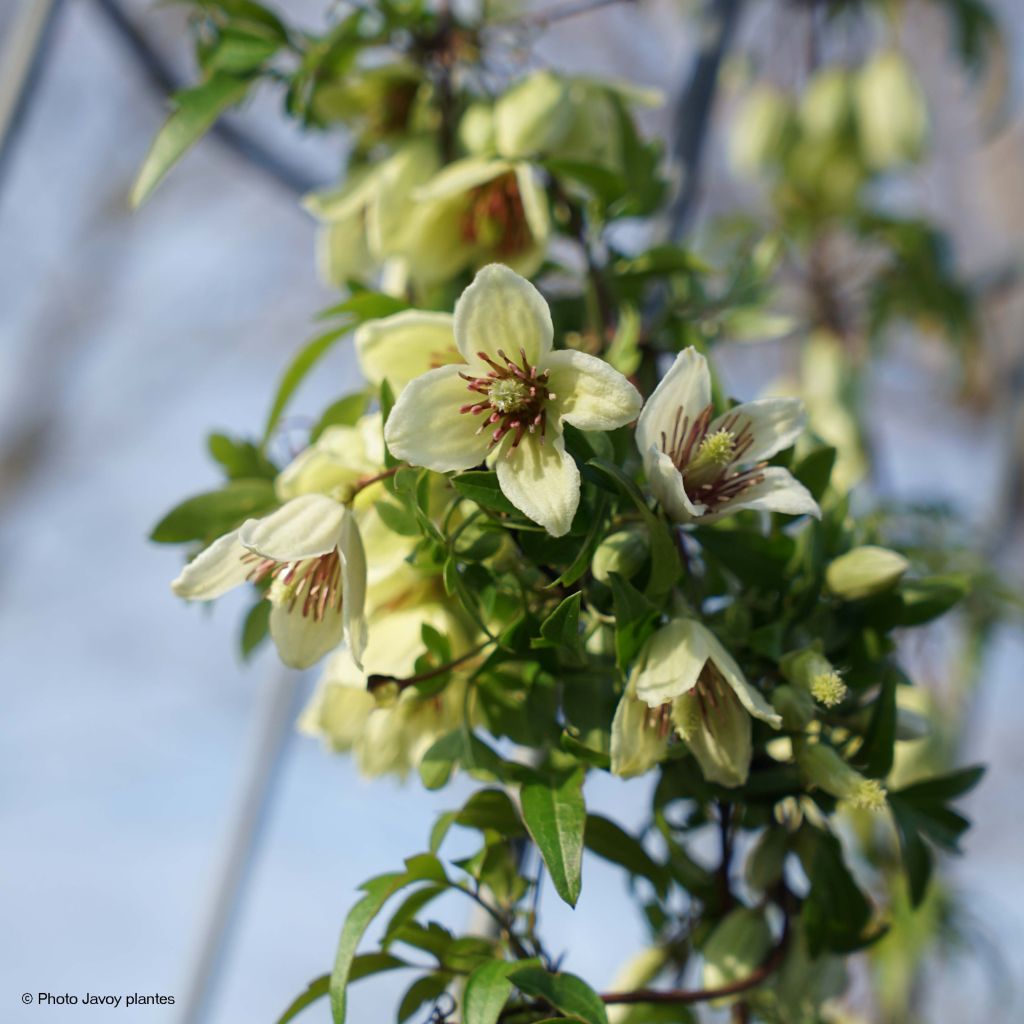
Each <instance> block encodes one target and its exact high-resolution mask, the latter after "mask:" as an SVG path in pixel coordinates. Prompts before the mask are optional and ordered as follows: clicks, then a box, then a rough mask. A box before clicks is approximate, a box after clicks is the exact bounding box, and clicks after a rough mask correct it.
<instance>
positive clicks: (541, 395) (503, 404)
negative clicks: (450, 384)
mask: <svg viewBox="0 0 1024 1024" xmlns="http://www.w3.org/2000/svg"><path fill="white" fill-rule="evenodd" d="M477 357H478V358H479V359H481V360H482V361H483V362H484V363H486V364H487V365H488V366H489V367H490V368H491V369H490V371H489V372H488V373H487V375H486V376H485V377H473V376H471V375H470V374H468V373H460V374H459V376H460V377H462V379H463V380H464V381H466V387H467V389H468V390H469V391H472V392H473V393H474V394H476V395H479V396H480V398H479V400H477V401H474V402H469V403H467V404H466V405H463V406H462V407H461V408H460V409H459V412H461V413H468V414H470V415H472V416H479V415H481V414H486V415H485V418H484V420H483V422H482V423H481V424H480V427H479V428H478V430H477V433H478V434H480V433H483V431H485V430H487V429H488V428H489V427H494V428H495V429H494V432H493V433H492V434H491V443H490V447H491V448H493V447H495V445H497V444H498V443H499V442H500V441H501V439H502V438H503V437H505V435H506V434H512V435H513V438H512V444H511V445H510V446H509V450H508V454H509V455H511V454H512V452H513V451H514V450H515V449H516V448H518V447H519V443H520V441H522V439H523V437H524V436H525V435H526V434H535V433H537V432H538V431H539V433H540V442H541V444H543V443H544V436H545V433H546V431H547V412H546V410H545V406H546V405H547V403H548V402H549V401H550V400H551V399H553V398H555V397H556V396H555V394H554V392H552V391H549V390H548V387H547V381H548V376H549V371H547V370H541V369H539V368H538V367H537V366H534V365H533V364H531V363H530V361H529V359H527V356H526V350H525V349H520V350H519V360H518V361H515V360H513V359H510V358H509V357H508V356H507V355H506V354H505V353H504V351H503V350H502V349H498V357H499V358H500V359H501V360H502V362H500V363H499V362H498V361H497V360H495V359H492V358H491V357H490V356H489V355H487V353H486V352H478V353H477Z"/></svg>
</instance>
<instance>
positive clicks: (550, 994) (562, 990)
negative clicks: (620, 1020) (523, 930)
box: [509, 967, 608, 1024]
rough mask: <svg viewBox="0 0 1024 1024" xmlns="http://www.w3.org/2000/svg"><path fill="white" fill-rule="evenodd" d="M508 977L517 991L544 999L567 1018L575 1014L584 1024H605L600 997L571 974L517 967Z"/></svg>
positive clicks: (540, 968) (606, 1020) (537, 968)
mask: <svg viewBox="0 0 1024 1024" xmlns="http://www.w3.org/2000/svg"><path fill="white" fill-rule="evenodd" d="M509 977H510V979H511V980H512V983H513V984H514V985H515V986H516V988H518V989H519V990H520V991H521V992H525V993H526V994H527V995H528V996H535V997H536V998H538V999H543V1000H545V1001H546V1002H548V1003H550V1004H551V1005H552V1006H553V1007H555V1009H557V1010H561V1011H562V1013H564V1014H566V1015H568V1016H570V1017H578V1018H579V1019H580V1020H582V1021H586V1024H608V1014H607V1013H606V1012H605V1008H604V1003H602V1002H601V997H600V996H599V995H598V994H597V993H596V992H595V991H594V990H593V989H592V988H591V987H590V986H589V985H588V984H587V983H586V982H585V981H584V980H583V979H582V978H577V977H576V975H575V974H561V973H559V974H551V973H549V972H548V971H545V970H544V968H543V967H520V968H519V969H518V970H516V971H513V972H512V974H511V975H509Z"/></svg>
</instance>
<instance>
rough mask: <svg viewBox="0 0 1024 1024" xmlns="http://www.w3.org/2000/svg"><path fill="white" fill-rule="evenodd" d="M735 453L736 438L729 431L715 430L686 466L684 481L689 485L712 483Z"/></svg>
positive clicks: (696, 485)
mask: <svg viewBox="0 0 1024 1024" xmlns="http://www.w3.org/2000/svg"><path fill="white" fill-rule="evenodd" d="M735 454H736V438H735V437H734V436H733V434H732V432H731V431H729V430H716V431H715V432H714V433H713V434H708V435H707V436H706V437H705V438H704V440H703V441H701V443H700V446H699V447H698V448H697V454H696V455H695V456H694V457H693V459H692V460H691V462H690V464H689V465H688V466H687V467H686V470H685V475H686V482H687V483H688V484H689V485H690V486H691V487H701V486H703V485H704V484H709V483H712V482H713V481H714V480H716V479H717V478H718V477H719V475H720V474H721V472H722V470H723V469H724V468H725V467H726V466H728V465H729V463H730V462H732V460H733V457H734V456H735Z"/></svg>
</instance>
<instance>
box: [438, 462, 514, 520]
mask: <svg viewBox="0 0 1024 1024" xmlns="http://www.w3.org/2000/svg"><path fill="white" fill-rule="evenodd" d="M452 486H453V487H454V488H455V490H457V491H458V492H459V494H461V495H462V496H463V497H464V498H469V499H470V500H471V501H475V502H476V503H477V504H478V505H482V506H483V507H484V508H489V509H493V510H494V511H496V512H509V513H512V514H513V515H520V514H521V513H520V511H519V509H517V508H516V507H515V505H513V504H512V502H511V501H509V500H508V498H506V497H505V495H504V494H502V491H501V487H500V486H499V484H498V474H497V473H491V472H486V471H484V470H471V471H470V472H468V473H459V475H458V476H453V477H452Z"/></svg>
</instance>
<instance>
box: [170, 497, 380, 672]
mask: <svg viewBox="0 0 1024 1024" xmlns="http://www.w3.org/2000/svg"><path fill="white" fill-rule="evenodd" d="M265 579H270V580H272V584H271V586H270V589H269V591H268V598H269V600H270V602H271V605H272V608H271V612H270V635H271V637H272V638H273V640H274V643H275V644H276V646H277V650H278V653H279V654H280V655H281V660H282V661H284V662H285V664H287V665H291V666H293V667H294V668H307V667H308V666H310V665H312V664H314V663H315V662H317V661H319V660H320V658H322V657H323V656H324V655H325V654H327V652H328V651H331V650H333V649H334V648H335V647H337V646H338V645H339V644H340V643H341V642H342V639H343V638H345V639H347V640H348V643H349V646H350V648H351V651H352V656H353V658H355V659H356V660H357V661H358V660H359V658H360V657H361V655H362V651H363V648H364V647H365V646H366V620H365V618H364V615H363V606H364V602H365V598H366V558H365V554H364V552H363V544H362V540H361V539H360V536H359V530H358V528H357V526H356V521H355V516H354V515H353V513H352V512H351V511H350V510H349V509H348V508H346V507H345V506H344V505H342V504H340V503H338V502H337V501H334V500H333V499H332V498H328V497H326V496H325V495H322V494H307V495H303V496H302V497H298V498H294V499H293V500H292V501H289V502H287V503H286V504H285V505H282V506H281V508H279V509H277V510H276V511H275V512H272V513H271V514H270V515H268V516H264V517H263V518H262V519H250V520H248V521H247V522H245V523H243V524H242V526H241V527H240V528H239V529H237V530H232V531H231V532H230V533H227V534H225V535H224V536H223V537H221V538H220V539H218V540H216V541H214V542H213V544H211V545H210V546H209V547H208V548H207V549H206V550H205V551H203V552H201V553H200V554H199V555H198V556H197V557H196V558H194V559H193V560H192V561H191V562H190V563H189V564H188V565H186V566H185V568H184V569H182V571H181V573H180V575H179V576H178V578H177V579H176V580H175V581H174V582H173V583H172V584H171V587H172V589H173V590H174V592H175V593H176V594H178V595H179V596H180V597H184V598H188V599H189V600H192V601H210V600H213V599H214V598H216V597H220V596H221V595H222V594H225V593H227V591H229V590H232V589H233V588H235V587H237V586H241V585H242V584H243V583H245V582H247V581H249V582H254V583H256V582H260V581H262V580H265Z"/></svg>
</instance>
